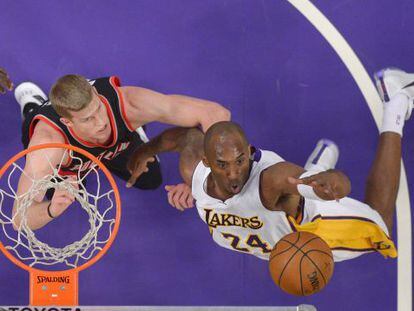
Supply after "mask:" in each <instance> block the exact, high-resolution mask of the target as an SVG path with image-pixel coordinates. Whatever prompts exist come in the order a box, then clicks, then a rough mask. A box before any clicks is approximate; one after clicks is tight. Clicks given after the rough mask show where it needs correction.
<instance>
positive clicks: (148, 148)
mask: <svg viewBox="0 0 414 311" xmlns="http://www.w3.org/2000/svg"><path fill="white" fill-rule="evenodd" d="M191 130H193V129H192V128H185V127H174V128H170V129H167V130H165V131H164V132H162V133H161V134H160V135H158V136H156V137H154V138H153V139H151V140H150V141H149V142H147V143H146V144H144V145H142V146H140V147H138V148H139V149H141V148H142V151H145V152H146V153H147V155H157V154H160V153H163V152H169V151H174V152H181V150H182V149H183V148H184V146H185V143H186V140H187V135H188V133H189V132H190V131H191Z"/></svg>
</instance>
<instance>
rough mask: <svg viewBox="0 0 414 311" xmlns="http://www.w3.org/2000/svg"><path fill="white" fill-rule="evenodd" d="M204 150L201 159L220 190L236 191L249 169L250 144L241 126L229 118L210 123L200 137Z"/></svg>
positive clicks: (238, 189) (244, 181) (244, 179)
mask: <svg viewBox="0 0 414 311" xmlns="http://www.w3.org/2000/svg"><path fill="white" fill-rule="evenodd" d="M204 154H205V158H204V163H205V164H206V165H207V166H209V167H210V168H211V173H212V177H213V179H214V182H215V184H216V185H217V186H218V187H219V188H220V190H221V191H222V192H225V193H226V194H229V195H230V194H231V195H234V194H237V193H239V192H240V191H241V189H242V188H243V186H244V184H245V183H246V181H247V179H248V177H249V171H250V161H249V160H250V146H249V143H248V141H247V139H246V135H245V134H244V132H243V130H242V128H241V127H240V126H239V125H238V124H236V123H234V122H230V121H223V122H218V123H215V124H213V125H212V126H211V127H210V128H209V129H208V130H207V132H206V134H205V137H204Z"/></svg>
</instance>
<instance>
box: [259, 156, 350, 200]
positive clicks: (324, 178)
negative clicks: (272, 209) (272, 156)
mask: <svg viewBox="0 0 414 311" xmlns="http://www.w3.org/2000/svg"><path fill="white" fill-rule="evenodd" d="M304 172H305V170H304V169H303V168H302V167H300V166H298V165H296V164H293V163H290V162H280V163H277V164H275V165H272V166H271V167H269V168H268V169H267V170H266V171H264V172H263V176H262V181H261V182H262V188H263V189H264V192H265V193H264V194H265V196H266V198H267V201H268V202H272V203H275V204H276V203H277V202H278V201H279V200H280V199H281V198H283V197H287V196H289V195H302V194H301V193H300V192H299V191H298V185H299V184H303V185H308V186H310V187H312V188H313V191H314V192H315V194H316V195H317V196H318V197H319V198H321V199H323V200H335V199H336V200H338V199H341V198H343V197H345V196H347V195H348V194H349V193H350V192H351V183H350V181H349V178H348V177H347V176H346V175H345V174H344V173H342V172H341V171H339V170H328V171H325V172H321V173H319V174H315V175H312V176H310V177H305V178H299V177H300V176H301V175H302V174H303V173H304Z"/></svg>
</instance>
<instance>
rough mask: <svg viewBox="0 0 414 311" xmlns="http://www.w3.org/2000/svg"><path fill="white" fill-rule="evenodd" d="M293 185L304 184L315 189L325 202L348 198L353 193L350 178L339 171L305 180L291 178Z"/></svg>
mask: <svg viewBox="0 0 414 311" xmlns="http://www.w3.org/2000/svg"><path fill="white" fill-rule="evenodd" d="M288 181H289V182H290V183H291V184H295V185H298V184H303V185H308V186H311V187H312V188H313V191H315V193H316V195H317V196H318V197H320V198H321V199H323V200H327V201H329V200H336V201H338V200H339V199H342V198H343V197H346V196H347V195H348V194H349V193H350V192H351V182H350V181H349V178H348V177H347V176H346V175H345V174H344V173H342V172H341V171H339V170H327V171H324V172H321V173H319V174H316V175H312V176H309V177H304V178H300V179H298V178H294V177H289V178H288Z"/></svg>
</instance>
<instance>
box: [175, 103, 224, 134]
mask: <svg viewBox="0 0 414 311" xmlns="http://www.w3.org/2000/svg"><path fill="white" fill-rule="evenodd" d="M169 97H170V98H171V99H173V101H174V102H176V104H177V105H179V106H178V107H180V106H181V107H183V108H185V111H184V110H183V112H184V113H185V116H186V118H187V119H188V121H185V122H190V123H191V122H194V121H195V122H196V123H197V124H192V125H186V126H201V129H202V130H203V132H204V133H205V132H206V131H207V130H208V129H209V127H210V126H212V125H213V124H214V123H217V122H220V121H230V118H231V113H230V111H229V110H228V109H226V108H225V107H223V106H222V105H220V104H218V103H216V102H212V101H209V100H204V99H199V98H194V97H189V96H184V95H169Z"/></svg>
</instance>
